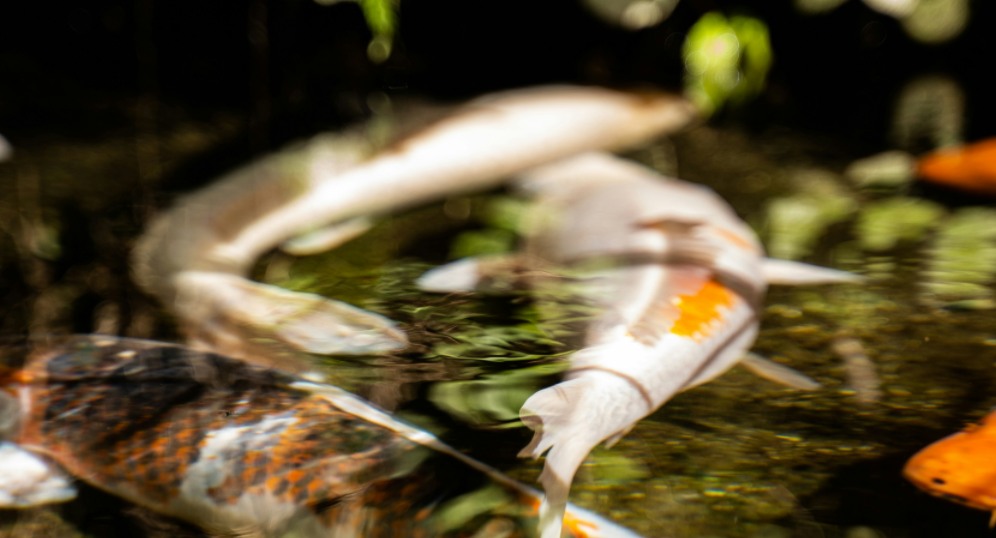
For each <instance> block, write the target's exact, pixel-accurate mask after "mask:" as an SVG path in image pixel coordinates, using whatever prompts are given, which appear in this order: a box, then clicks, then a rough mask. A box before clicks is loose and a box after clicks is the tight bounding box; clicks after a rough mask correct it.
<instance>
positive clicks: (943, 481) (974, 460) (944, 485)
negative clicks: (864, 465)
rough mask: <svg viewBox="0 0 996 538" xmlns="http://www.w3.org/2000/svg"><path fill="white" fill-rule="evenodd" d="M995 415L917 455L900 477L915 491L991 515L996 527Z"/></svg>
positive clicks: (990, 414) (907, 463) (990, 415)
mask: <svg viewBox="0 0 996 538" xmlns="http://www.w3.org/2000/svg"><path fill="white" fill-rule="evenodd" d="M994 452H996V412H992V413H989V414H988V415H986V416H985V417H984V418H983V419H982V421H981V422H980V423H979V424H973V425H971V426H969V427H968V428H966V429H965V430H963V431H961V432H958V433H956V434H953V435H950V436H948V437H945V438H944V439H941V440H940V441H937V442H935V443H933V444H931V445H929V446H927V447H926V448H924V449H923V450H921V451H920V452H917V453H916V454H915V455H914V456H913V457H912V458H910V460H909V461H908V462H906V466H905V467H904V468H903V476H905V477H906V479H907V480H909V481H910V482H912V483H913V484H914V485H916V486H917V487H918V488H920V489H922V490H924V491H926V492H927V493H930V494H931V495H936V496H938V497H941V498H944V499H947V500H949V501H954V502H956V503H959V504H963V505H965V506H970V507H972V508H978V509H979V510H985V511H987V512H991V513H992V514H993V515H992V518H991V519H990V520H989V525H990V526H993V525H994V524H996V478H994V477H996V460H994V459H993V454H994Z"/></svg>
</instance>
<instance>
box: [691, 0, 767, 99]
mask: <svg viewBox="0 0 996 538" xmlns="http://www.w3.org/2000/svg"><path fill="white" fill-rule="evenodd" d="M682 54H683V56H684V59H685V92H686V93H687V95H688V96H689V98H691V99H692V101H694V102H695V104H696V105H698V106H699V108H700V109H701V110H702V113H703V114H704V115H706V116H708V115H710V114H712V113H713V112H715V111H716V110H718V109H719V108H721V107H722V106H723V105H724V104H725V103H727V102H730V103H732V104H737V103H741V102H743V101H745V100H746V99H748V98H751V97H754V96H756V95H758V94H759V93H760V92H761V91H762V90H763V89H764V85H765V78H766V77H767V75H768V70H769V69H770V68H771V62H772V51H771V42H770V40H769V39H768V28H767V26H765V24H764V23H763V22H761V21H760V20H759V19H755V18H753V17H746V16H742V15H734V16H732V17H730V18H727V17H725V16H724V15H722V14H720V13H717V12H710V13H706V14H705V15H703V16H702V18H701V19H699V20H698V22H696V23H695V25H693V26H692V28H691V29H690V30H689V31H688V37H687V38H686V39H685V44H684V46H683V48H682Z"/></svg>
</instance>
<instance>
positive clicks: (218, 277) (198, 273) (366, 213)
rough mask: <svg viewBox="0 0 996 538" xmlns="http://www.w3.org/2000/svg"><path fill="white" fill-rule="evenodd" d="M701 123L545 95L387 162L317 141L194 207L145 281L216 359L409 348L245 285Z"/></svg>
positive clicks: (179, 211)
mask: <svg viewBox="0 0 996 538" xmlns="http://www.w3.org/2000/svg"><path fill="white" fill-rule="evenodd" d="M693 117H694V111H693V108H692V106H691V105H690V104H689V103H688V102H687V101H685V100H684V99H682V98H680V97H677V96H675V95H670V94H662V93H652V94H651V93H646V94H635V93H623V92H618V91H611V90H606V89H598V88H582V87H544V88H534V89H527V90H520V91H510V92H505V93H498V94H494V95H491V96H487V97H484V98H481V99H478V100H475V101H472V102H471V103H469V104H468V105H466V106H464V107H463V108H461V109H459V110H458V111H457V112H456V113H454V114H453V115H451V116H449V117H447V118H444V119H443V120H442V121H439V122H438V123H435V124H432V125H430V126H428V127H426V128H423V129H422V130H420V131H418V132H416V133H415V134H414V135H413V136H410V137H408V138H405V139H403V140H401V141H400V142H396V143H394V144H392V145H389V146H387V147H386V148H384V149H377V148H375V147H374V146H373V144H372V143H370V142H369V140H368V139H367V138H366V137H364V136H361V135H360V134H359V133H351V134H344V135H339V136H331V137H330V136H322V137H317V138H315V139H314V140H312V141H310V142H309V143H308V144H306V145H304V146H303V147H300V148H298V149H297V150H293V151H286V152H283V153H279V154H276V155H274V156H272V157H269V158H266V159H264V160H263V161H261V162H258V163H255V164H253V165H250V166H249V167H247V168H245V169H243V170H240V171H237V172H234V173H233V174H232V175H231V176H229V177H228V178H225V179H223V180H222V181H220V182H219V183H217V184H215V185H212V186H209V187H207V188H206V189H204V190H203V191H200V192H197V193H194V194H193V195H191V196H189V197H187V198H186V199H184V200H182V201H180V203H178V204H177V205H176V206H175V207H173V208H172V209H171V210H169V211H168V212H167V213H165V214H164V215H163V216H161V217H160V218H159V219H158V220H157V221H156V222H155V223H154V224H153V225H152V226H151V228H150V229H149V231H148V232H147V233H146V234H145V235H144V236H143V237H142V238H141V239H140V240H139V242H138V245H137V247H136V249H135V251H134V255H133V265H134V274H135V278H136V280H137V281H138V283H139V284H140V285H141V286H142V288H144V289H145V290H146V291H148V292H149V293H151V294H153V295H155V296H157V297H158V298H159V299H160V300H162V301H163V303H164V304H165V305H166V306H167V307H168V308H170V309H172V310H173V311H174V312H175V313H176V315H177V316H178V317H179V319H180V324H181V327H182V328H183V329H184V331H185V332H186V333H187V335H188V338H189V340H190V341H191V342H192V343H194V344H200V345H201V346H202V347H203V346H206V347H208V348H209V349H215V350H220V351H223V352H227V353H233V354H243V353H242V352H243V351H244V350H243V347H244V346H246V345H248V342H249V341H250V340H251V339H253V338H257V339H258V338H259V337H261V336H262V337H265V338H270V339H272V340H276V341H279V342H283V343H284V344H287V345H289V346H291V347H292V348H294V349H297V350H301V351H305V352H310V353H320V354H333V353H346V354H366V353H378V352H383V351H389V350H393V349H398V348H400V347H403V346H404V345H405V344H406V342H407V340H406V338H405V335H404V334H403V333H402V332H401V331H400V330H398V329H397V328H396V327H395V326H394V324H393V323H392V322H391V321H390V320H388V319H386V318H384V317H382V316H379V315H376V314H373V313H371V312H366V311H364V310H361V309H358V308H355V307H352V306H349V305H346V304H344V303H341V302H338V301H333V300H330V299H326V298H324V297H320V296H317V295H312V294H303V293H296V292H291V291H288V290H283V289H280V288H276V287H274V286H267V285H264V284H260V283H257V282H252V281H250V280H248V279H247V278H245V275H246V274H247V272H248V271H249V269H250V267H251V265H252V263H253V262H254V261H255V260H256V259H257V258H258V257H259V256H260V255H261V254H263V253H265V252H266V251H268V250H270V249H272V248H274V247H276V246H278V245H280V244H282V243H285V242H287V241H288V240H290V239H292V238H295V237H297V236H300V235H302V234H305V233H307V232H310V231H314V230H316V229H319V228H322V227H324V226H326V225H330V224H331V225H334V228H333V230H332V232H331V233H330V234H326V235H325V237H324V238H323V240H322V241H321V243H322V245H323V246H325V247H328V246H331V245H333V244H335V243H337V242H341V241H342V240H344V239H347V238H349V237H352V236H354V235H356V234H357V233H361V232H362V231H363V230H365V225H364V223H363V219H365V218H369V217H370V216H374V215H377V214H381V213H384V212H387V211H391V210H396V209H399V208H404V207H409V206H412V205H416V204H419V203H423V202H426V201H430V200H432V199H436V198H440V197H443V196H445V195H449V194H453V193H457V192H465V191H472V190H480V189H485V188H488V187H491V186H495V185H497V184H499V183H500V182H501V181H502V180H504V179H505V178H506V177H507V176H509V175H510V174H513V173H516V172H520V171H522V170H525V169H529V168H531V167H535V166H538V165H542V164H544V163H549V162H553V161H556V160H558V159H562V158H565V157H568V156H570V155H573V154H577V153H580V152H583V151H588V150H593V149H602V150H613V149H620V148H625V147H629V146H632V145H634V144H637V143H640V142H643V141H645V140H648V139H650V138H652V137H654V136H657V135H660V134H663V133H667V132H670V131H674V130H676V129H678V128H680V127H682V126H684V125H685V124H687V123H688V122H689V121H690V120H691V119H692V118H693ZM297 246H298V247H300V243H299V244H298V245H297ZM284 366H287V365H284Z"/></svg>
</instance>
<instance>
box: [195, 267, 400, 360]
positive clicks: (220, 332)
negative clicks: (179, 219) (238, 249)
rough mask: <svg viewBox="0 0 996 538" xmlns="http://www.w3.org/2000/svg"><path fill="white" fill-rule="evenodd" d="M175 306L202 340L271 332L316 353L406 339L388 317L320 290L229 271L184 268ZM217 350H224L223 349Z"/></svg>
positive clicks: (381, 346) (372, 349)
mask: <svg viewBox="0 0 996 538" xmlns="http://www.w3.org/2000/svg"><path fill="white" fill-rule="evenodd" d="M181 279H182V281H181V283H180V285H178V286H177V288H178V289H179V290H181V292H180V293H179V294H178V298H177V303H179V304H178V305H177V306H176V308H177V309H179V310H180V311H183V312H186V313H187V316H186V317H187V320H188V323H187V327H188V329H190V330H191V331H192V332H193V333H194V334H193V335H192V336H193V337H194V338H196V337H197V334H198V333H199V334H208V333H210V338H206V339H205V341H207V342H212V341H215V342H218V341H221V342H224V341H226V340H232V339H233V338H234V339H235V340H232V341H237V340H238V339H241V338H245V337H249V338H260V337H262V338H272V339H274V340H277V341H280V342H283V343H284V344H286V345H288V346H290V347H291V348H292V349H295V350H298V351H303V352H306V353H317V354H328V355H330V354H353V355H362V354H368V353H382V352H387V351H395V350H398V349H401V348H403V347H405V346H406V345H407V339H406V337H405V335H404V333H403V332H401V331H400V330H399V329H398V328H397V327H396V326H395V325H394V323H393V322H391V321H390V320H389V319H387V318H385V317H383V316H381V315H379V314H375V313H373V312H367V311H365V310H362V309H359V308H356V307H354V306H351V305H348V304H346V303H342V302H339V301H334V300H331V299H328V298H325V297H322V296H320V295H315V294H311V293H300V292H294V291H288V290H285V289H282V288H278V287H276V286H270V285H267V284H260V283H258V282H252V281H249V280H246V279H244V278H241V277H239V276H235V275H228V274H224V273H209V272H186V273H183V274H182V275H181ZM219 351H222V352H224V351H225V349H220V350H219Z"/></svg>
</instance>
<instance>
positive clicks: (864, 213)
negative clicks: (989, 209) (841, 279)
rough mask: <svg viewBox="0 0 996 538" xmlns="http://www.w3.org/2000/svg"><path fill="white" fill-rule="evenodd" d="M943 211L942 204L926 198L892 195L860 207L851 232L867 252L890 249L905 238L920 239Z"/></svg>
mask: <svg viewBox="0 0 996 538" xmlns="http://www.w3.org/2000/svg"><path fill="white" fill-rule="evenodd" d="M945 213H946V211H945V210H944V208H943V207H941V206H940V205H939V204H936V203H934V202H931V201H929V200H924V199H922V198H910V197H902V196H893V197H889V198H884V199H882V200H875V201H872V202H869V203H867V204H865V205H864V206H862V207H861V211H860V212H858V215H857V220H856V222H855V223H854V233H855V235H857V237H858V244H859V245H860V246H861V248H862V249H864V250H866V251H883V250H889V249H892V248H895V247H896V246H897V245H899V244H900V243H901V242H904V241H905V242H911V241H919V240H921V239H923V237H924V236H925V235H926V233H927V232H928V231H929V230H930V229H932V228H933V227H934V226H936V225H937V223H938V221H939V220H941V218H942V217H944V215H945Z"/></svg>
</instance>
